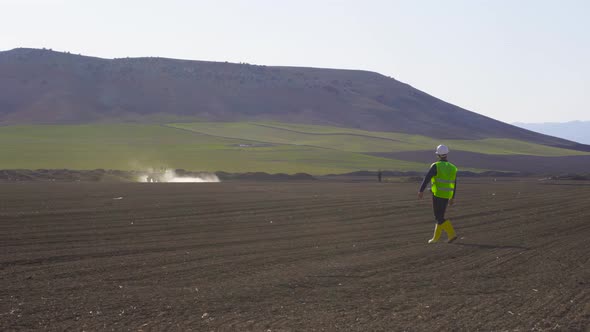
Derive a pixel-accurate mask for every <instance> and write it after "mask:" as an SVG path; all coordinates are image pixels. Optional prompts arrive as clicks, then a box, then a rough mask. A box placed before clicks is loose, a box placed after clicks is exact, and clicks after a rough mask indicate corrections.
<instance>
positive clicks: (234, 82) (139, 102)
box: [0, 49, 589, 150]
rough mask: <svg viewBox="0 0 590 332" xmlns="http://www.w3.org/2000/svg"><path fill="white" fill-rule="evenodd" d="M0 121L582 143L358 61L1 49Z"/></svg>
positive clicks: (0, 122) (572, 146)
mask: <svg viewBox="0 0 590 332" xmlns="http://www.w3.org/2000/svg"><path fill="white" fill-rule="evenodd" d="M0 72H1V73H2V75H0V87H1V89H0V124H3V125H11V124H79V123H104V122H110V123H113V122H158V123H164V122H179V121H195V120H198V121H262V120H263V121H279V122H284V123H302V124H319V125H329V126H335V127H345V128H356V129H362V130H367V131H381V132H399V133H407V134H414V135H424V136H429V137H436V138H445V139H484V138H508V139H516V140H524V141H527V142H533V143H538V144H545V145H551V146H560V147H567V148H570V149H581V150H588V149H589V147H587V146H582V145H578V144H576V143H573V142H570V141H567V140H563V139H558V138H554V137H550V136H546V135H542V134H538V133H534V132H531V131H528V130H524V129H521V128H518V127H515V126H512V125H509V124H506V123H502V122H500V121H496V120H493V119H490V118H487V117H485V116H482V115H479V114H476V113H473V112H470V111H467V110H465V109H462V108H460V107H457V106H454V105H451V104H449V103H446V102H444V101H442V100H440V99H437V98H435V97H433V96H430V95H428V94H426V93H424V92H422V91H420V90H417V89H415V88H413V87H411V86H409V85H407V84H404V83H402V82H399V81H397V80H395V79H393V78H390V77H386V76H383V75H380V74H377V73H373V72H366V71H357V70H338V69H318V68H297V67H268V66H258V65H249V64H235V63H219V62H204V61H188V60H175V59H164V58H133V59H129V58H125V59H112V60H111V59H100V58H94V57H87V56H81V55H73V54H69V53H62V52H54V51H51V50H38V49H14V50H11V51H5V52H0Z"/></svg>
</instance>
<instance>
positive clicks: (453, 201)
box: [449, 179, 457, 205]
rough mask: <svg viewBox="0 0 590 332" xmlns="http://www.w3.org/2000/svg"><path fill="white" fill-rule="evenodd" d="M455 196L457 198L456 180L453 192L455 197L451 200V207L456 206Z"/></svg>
mask: <svg viewBox="0 0 590 332" xmlns="http://www.w3.org/2000/svg"><path fill="white" fill-rule="evenodd" d="M455 196H457V179H455V189H454V190H453V197H451V199H449V205H453V204H455Z"/></svg>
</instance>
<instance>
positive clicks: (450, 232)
mask: <svg viewBox="0 0 590 332" xmlns="http://www.w3.org/2000/svg"><path fill="white" fill-rule="evenodd" d="M441 227H442V229H443V230H444V231H445V232H447V237H448V240H447V243H451V242H453V241H455V240H456V239H457V234H456V233H455V229H454V228H453V224H451V219H447V220H445V222H443V223H442V225H441Z"/></svg>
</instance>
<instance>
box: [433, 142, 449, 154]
mask: <svg viewBox="0 0 590 332" xmlns="http://www.w3.org/2000/svg"><path fill="white" fill-rule="evenodd" d="M448 153H449V148H448V147H447V146H446V145H443V144H441V145H439V146H437V147H436V154H438V155H441V156H442V155H445V154H448Z"/></svg>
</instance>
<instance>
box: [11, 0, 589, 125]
mask: <svg viewBox="0 0 590 332" xmlns="http://www.w3.org/2000/svg"><path fill="white" fill-rule="evenodd" d="M588 17H590V1H586V0H560V1H558V0H554V1H547V0H519V1H515V0H490V1H486V0H446V1H440V0H430V1H429V0H405V1H397V0H363V1H361V0H351V1H348V0H341V1H336V0H292V1H291V0H282V1H279V0H210V1H205V0H192V1H190V0H167V1H161V0H155V1H152V0H100V1H97V0H0V31H2V33H1V35H0V50H10V49H13V48H16V47H32V48H43V47H45V48H51V49H53V50H58V51H69V52H72V53H80V54H83V55H91V56H98V57H104V58H120V57H138V56H160V57H169V58H181V59H191V60H210V61H230V62H247V63H251V64H264V65H289V66H306V67H327V68H344V69H362V70H369V71H375V72H379V73H381V74H383V75H387V76H391V77H393V78H395V79H397V80H399V81H402V82H405V83H408V84H410V85H412V86H413V87H415V88H418V89H420V90H422V91H424V92H427V93H429V94H431V95H433V96H435V97H438V98H440V99H443V100H445V101H447V102H450V103H453V104H455V105H458V106H460V107H463V108H465V109H468V110H470V111H474V112H477V113H480V114H483V115H485V116H488V117H491V118H494V119H498V120H501V121H504V122H509V123H512V122H517V121H518V122H529V123H530V122H566V121H572V120H590V93H589V92H590V19H588Z"/></svg>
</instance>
